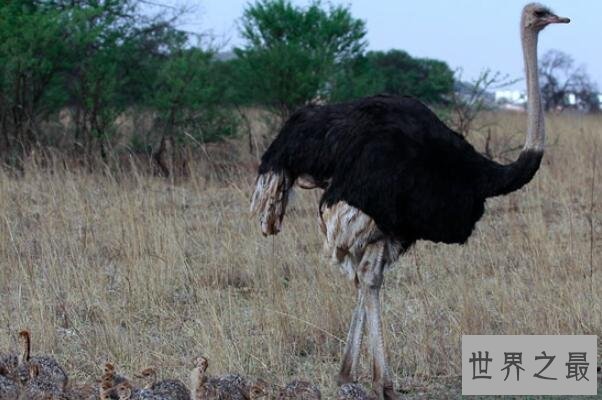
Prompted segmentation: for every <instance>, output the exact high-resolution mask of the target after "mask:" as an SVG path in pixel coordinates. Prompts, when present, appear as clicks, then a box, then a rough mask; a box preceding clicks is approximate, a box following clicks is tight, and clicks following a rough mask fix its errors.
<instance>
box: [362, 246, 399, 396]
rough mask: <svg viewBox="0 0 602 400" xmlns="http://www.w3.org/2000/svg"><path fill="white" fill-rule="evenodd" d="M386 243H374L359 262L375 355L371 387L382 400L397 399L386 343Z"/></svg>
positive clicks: (373, 357) (372, 347)
mask: <svg viewBox="0 0 602 400" xmlns="http://www.w3.org/2000/svg"><path fill="white" fill-rule="evenodd" d="M384 248H385V244H384V243H383V242H382V241H381V242H377V243H373V244H371V245H370V246H369V247H368V248H367V249H366V252H365V253H364V257H363V258H362V261H361V263H360V267H359V270H358V277H359V279H360V285H361V288H360V290H361V291H362V292H363V293H364V307H365V310H366V317H367V324H368V334H369V341H370V344H369V345H370V351H371V353H372V359H373V361H372V384H373V389H374V390H375V391H376V393H377V394H378V398H379V400H397V399H398V398H399V397H398V396H397V395H396V394H395V389H394V387H393V381H392V380H391V376H390V375H389V369H388V367H387V361H386V356H385V342H384V339H383V331H382V321H381V315H380V314H381V311H380V298H379V295H380V287H381V285H382V282H383V271H384V267H385V262H384V260H383V255H384Z"/></svg>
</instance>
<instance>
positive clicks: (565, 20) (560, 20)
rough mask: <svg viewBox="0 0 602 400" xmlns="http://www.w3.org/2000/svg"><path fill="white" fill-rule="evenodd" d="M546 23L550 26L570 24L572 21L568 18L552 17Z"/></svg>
mask: <svg viewBox="0 0 602 400" xmlns="http://www.w3.org/2000/svg"><path fill="white" fill-rule="evenodd" d="M546 22H547V23H548V24H568V23H569V22H571V19H570V18H566V17H559V16H558V15H551V16H550V17H548V18H547V21H546Z"/></svg>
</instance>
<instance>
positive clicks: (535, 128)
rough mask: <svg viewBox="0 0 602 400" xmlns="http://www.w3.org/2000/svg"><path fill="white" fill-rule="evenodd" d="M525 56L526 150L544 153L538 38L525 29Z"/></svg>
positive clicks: (523, 37)
mask: <svg viewBox="0 0 602 400" xmlns="http://www.w3.org/2000/svg"><path fill="white" fill-rule="evenodd" d="M521 36H522V42H523V55H524V57H525V73H526V75H527V118H528V123H527V140H526V142H525V147H524V149H525V150H529V149H530V150H535V151H541V152H543V149H544V145H545V139H546V130H545V126H544V118H543V109H542V105H541V93H540V91H539V73H538V65H537V37H538V34H537V32H535V31H532V30H529V29H526V28H523V31H522V35H521Z"/></svg>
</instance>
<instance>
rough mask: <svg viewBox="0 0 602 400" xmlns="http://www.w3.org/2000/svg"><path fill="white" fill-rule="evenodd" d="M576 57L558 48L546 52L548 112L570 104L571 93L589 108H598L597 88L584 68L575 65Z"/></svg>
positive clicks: (542, 68)
mask: <svg viewBox="0 0 602 400" xmlns="http://www.w3.org/2000/svg"><path fill="white" fill-rule="evenodd" d="M574 64H575V61H574V60H573V58H572V57H571V56H570V55H568V54H566V53H563V52H561V51H558V50H549V51H548V52H546V53H545V54H544V55H543V57H542V59H541V61H540V63H539V74H540V84H541V92H542V98H543V102H544V104H543V106H544V109H545V110H546V111H550V110H555V109H559V110H562V109H564V108H565V107H567V106H568V105H569V104H568V97H569V95H574V96H575V100H576V102H577V104H576V106H577V107H578V108H580V109H583V110H585V111H598V110H599V107H600V105H599V102H598V99H597V88H596V85H595V83H593V82H592V80H591V79H590V77H589V75H588V74H587V72H586V70H585V68H584V67H582V66H581V67H575V65H574Z"/></svg>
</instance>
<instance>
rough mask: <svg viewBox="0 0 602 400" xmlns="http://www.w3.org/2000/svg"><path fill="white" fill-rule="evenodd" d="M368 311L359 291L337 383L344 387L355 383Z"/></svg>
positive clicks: (362, 295)
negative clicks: (354, 373) (355, 373)
mask: <svg viewBox="0 0 602 400" xmlns="http://www.w3.org/2000/svg"><path fill="white" fill-rule="evenodd" d="M365 315H366V311H365V309H364V294H363V292H362V291H361V290H359V289H358V291H357V303H356V306H355V310H354V311H353V317H352V318H351V324H350V325H349V333H348V334H347V344H346V345H345V353H344V355H343V362H342V364H341V370H340V372H339V375H338V377H337V383H338V384H339V385H343V384H345V383H349V382H353V376H352V374H353V372H354V371H355V369H356V367H357V363H358V361H359V357H360V349H361V347H362V336H363V335H364V320H365Z"/></svg>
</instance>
